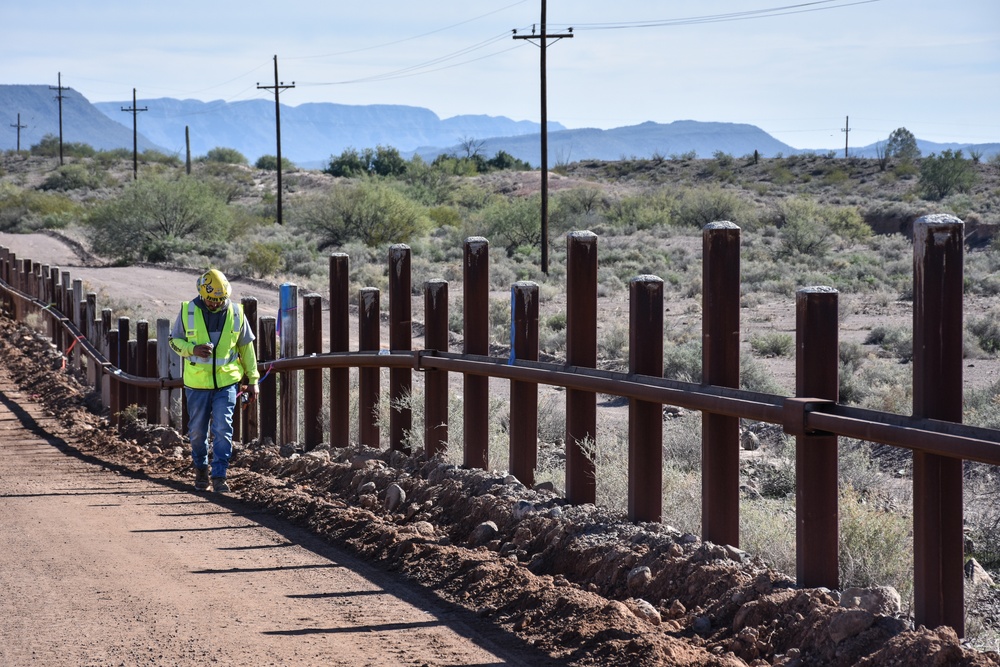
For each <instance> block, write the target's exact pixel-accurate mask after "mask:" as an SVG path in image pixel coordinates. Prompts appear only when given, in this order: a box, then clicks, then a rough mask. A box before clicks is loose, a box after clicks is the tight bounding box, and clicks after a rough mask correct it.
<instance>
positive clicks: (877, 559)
mask: <svg viewBox="0 0 1000 667" xmlns="http://www.w3.org/2000/svg"><path fill="white" fill-rule="evenodd" d="M911 527H912V519H910V518H909V517H907V516H906V514H905V513H903V512H899V511H898V510H897V511H892V510H891V509H890V508H887V507H879V506H878V504H877V503H871V502H866V501H865V499H863V498H862V497H861V496H860V495H859V494H858V492H857V491H855V490H854V489H852V488H850V487H845V488H844V489H843V490H842V492H841V496H840V586H841V588H843V589H846V588H848V587H851V586H859V587H871V586H892V587H893V588H895V589H896V590H897V591H898V592H899V594H900V596H901V597H902V598H903V600H908V599H909V598H910V596H911V595H912V591H913V577H912V572H913V539H912V537H911V535H910V532H911Z"/></svg>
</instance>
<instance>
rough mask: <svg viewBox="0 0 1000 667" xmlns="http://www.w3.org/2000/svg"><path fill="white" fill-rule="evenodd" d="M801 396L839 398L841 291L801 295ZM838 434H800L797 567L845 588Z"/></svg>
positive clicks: (814, 583) (799, 575) (802, 580)
mask: <svg viewBox="0 0 1000 667" xmlns="http://www.w3.org/2000/svg"><path fill="white" fill-rule="evenodd" d="M795 332H796V335H795V395H796V396H797V397H798V398H817V399H823V400H829V401H834V402H836V401H837V400H838V399H839V392H840V389H839V387H840V380H839V371H840V342H839V333H838V293H837V290H835V289H833V288H832V287H803V288H802V289H800V290H798V292H797V293H796V295H795ZM837 447H838V445H837V436H836V435H829V434H810V433H807V434H805V435H796V437H795V480H796V484H795V566H796V567H795V571H796V580H797V583H798V585H799V586H801V587H804V588H818V587H826V588H830V589H833V590H836V589H839V588H840V555H839V553H840V548H839V545H840V539H839V538H840V520H839V516H840V514H839V506H838V500H839V492H838V487H837V476H838V471H837V458H838V454H837Z"/></svg>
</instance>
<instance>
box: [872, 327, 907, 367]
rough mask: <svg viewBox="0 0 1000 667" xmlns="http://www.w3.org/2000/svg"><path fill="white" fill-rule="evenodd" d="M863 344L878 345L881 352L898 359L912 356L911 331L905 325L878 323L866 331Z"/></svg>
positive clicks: (901, 359) (905, 359) (902, 359)
mask: <svg viewBox="0 0 1000 667" xmlns="http://www.w3.org/2000/svg"><path fill="white" fill-rule="evenodd" d="M865 345H878V346H879V348H881V350H882V351H883V352H885V353H887V354H888V355H889V356H892V357H895V358H897V359H899V360H900V361H909V360H910V359H912V358H913V332H912V331H911V330H910V329H907V328H905V327H890V326H885V325H878V326H876V327H874V328H872V330H871V331H869V332H868V335H867V336H866V337H865Z"/></svg>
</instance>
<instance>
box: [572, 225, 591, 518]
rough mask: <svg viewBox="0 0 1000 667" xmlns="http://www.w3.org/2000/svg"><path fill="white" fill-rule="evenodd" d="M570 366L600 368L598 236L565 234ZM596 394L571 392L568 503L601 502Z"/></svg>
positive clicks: (575, 233)
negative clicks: (595, 461) (597, 462)
mask: <svg viewBox="0 0 1000 667" xmlns="http://www.w3.org/2000/svg"><path fill="white" fill-rule="evenodd" d="M566 365H567V366H580V367H583V368H596V367H597V234H594V233H593V232H585V231H584V232H571V233H570V234H567V235H566ZM597 447H598V443H597V394H595V393H594V392H592V391H585V390H581V389H567V390H566V499H567V500H568V501H570V502H571V503H573V504H576V505H581V504H583V503H593V502H596V500H597V477H596V475H597V469H596V466H595V463H594V453H595V452H594V451H587V448H593V449H594V450H596V448H597Z"/></svg>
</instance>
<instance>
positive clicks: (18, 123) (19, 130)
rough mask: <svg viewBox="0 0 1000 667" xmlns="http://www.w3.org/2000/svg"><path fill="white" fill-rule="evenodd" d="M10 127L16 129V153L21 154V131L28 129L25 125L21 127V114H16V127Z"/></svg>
mask: <svg viewBox="0 0 1000 667" xmlns="http://www.w3.org/2000/svg"><path fill="white" fill-rule="evenodd" d="M11 127H16V128H17V152H18V153H20V152H21V130H23V129H25V128H26V127H28V126H27V125H21V114H17V125H11Z"/></svg>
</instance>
